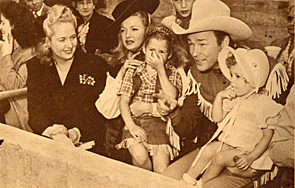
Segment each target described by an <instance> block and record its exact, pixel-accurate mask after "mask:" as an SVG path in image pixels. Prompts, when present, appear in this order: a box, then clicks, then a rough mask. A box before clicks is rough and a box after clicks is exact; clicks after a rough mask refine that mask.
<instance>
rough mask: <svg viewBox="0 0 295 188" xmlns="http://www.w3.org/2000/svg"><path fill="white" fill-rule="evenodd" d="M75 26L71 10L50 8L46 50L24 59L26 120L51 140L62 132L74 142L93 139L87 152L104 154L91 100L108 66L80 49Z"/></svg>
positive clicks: (99, 89)
mask: <svg viewBox="0 0 295 188" xmlns="http://www.w3.org/2000/svg"><path fill="white" fill-rule="evenodd" d="M76 27H77V21H76V17H75V16H74V15H73V14H72V12H71V10H70V9H69V8H67V7H65V6H61V5H54V6H53V7H52V8H51V9H50V10H49V12H48V16H47V18H46V19H45V21H44V24H43V28H44V31H45V34H46V40H45V44H44V49H43V50H42V51H40V53H39V55H38V58H34V59H32V60H30V62H29V63H28V82H27V86H28V110H29V124H30V126H31V128H32V129H33V131H34V132H35V133H37V134H43V135H45V136H48V137H51V138H56V136H57V135H66V136H68V137H69V138H70V139H71V140H72V141H73V142H74V144H78V145H79V144H84V143H89V142H90V143H93V142H92V141H94V143H95V145H94V146H93V147H92V149H91V151H93V152H95V153H99V154H104V147H103V138H104V118H103V116H102V115H101V114H100V113H99V112H98V111H97V110H96V108H95V105H94V103H95V100H97V98H98V97H99V94H100V93H101V92H102V90H103V89H104V86H105V80H106V67H107V65H106V62H105V61H104V60H103V59H102V58H100V57H98V56H94V55H92V54H88V53H84V52H83V51H82V50H81V49H80V48H79V46H78V42H77V35H76ZM73 130H75V131H73ZM73 132H74V133H73ZM80 137H81V140H80V142H79V138H80Z"/></svg>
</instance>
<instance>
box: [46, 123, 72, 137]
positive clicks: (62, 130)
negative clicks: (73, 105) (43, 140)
mask: <svg viewBox="0 0 295 188" xmlns="http://www.w3.org/2000/svg"><path fill="white" fill-rule="evenodd" d="M57 134H63V135H66V136H67V137H68V136H69V132H68V129H67V128H66V127H65V126H64V125H61V124H53V126H50V127H48V128H47V129H45V131H44V132H43V133H42V135H44V136H47V137H50V138H52V136H53V135H57Z"/></svg>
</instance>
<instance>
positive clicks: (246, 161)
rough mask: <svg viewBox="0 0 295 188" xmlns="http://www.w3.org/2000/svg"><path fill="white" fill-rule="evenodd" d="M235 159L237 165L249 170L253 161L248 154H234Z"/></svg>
mask: <svg viewBox="0 0 295 188" xmlns="http://www.w3.org/2000/svg"><path fill="white" fill-rule="evenodd" d="M234 161H235V163H236V166H237V167H238V168H239V169H241V170H247V169H248V168H249V166H250V165H251V164H252V162H253V161H252V160H251V158H250V157H249V156H248V155H238V156H234Z"/></svg>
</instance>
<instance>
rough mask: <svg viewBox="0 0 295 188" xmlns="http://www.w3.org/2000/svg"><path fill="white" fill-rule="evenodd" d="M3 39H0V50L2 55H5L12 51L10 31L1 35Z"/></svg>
mask: <svg viewBox="0 0 295 188" xmlns="http://www.w3.org/2000/svg"><path fill="white" fill-rule="evenodd" d="M3 40H4V41H1V43H2V46H1V52H2V56H3V57H4V56H6V55H9V54H11V53H12V50H13V37H12V35H11V34H10V33H8V34H7V35H4V36H3Z"/></svg>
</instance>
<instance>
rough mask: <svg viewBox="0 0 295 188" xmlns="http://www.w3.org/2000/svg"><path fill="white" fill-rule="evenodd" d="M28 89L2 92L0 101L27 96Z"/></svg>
mask: <svg viewBox="0 0 295 188" xmlns="http://www.w3.org/2000/svg"><path fill="white" fill-rule="evenodd" d="M27 91H28V88H26V87H25V88H21V89H14V90H10V91H1V92H0V100H4V99H9V98H14V97H20V96H25V95H26V94H27Z"/></svg>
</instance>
